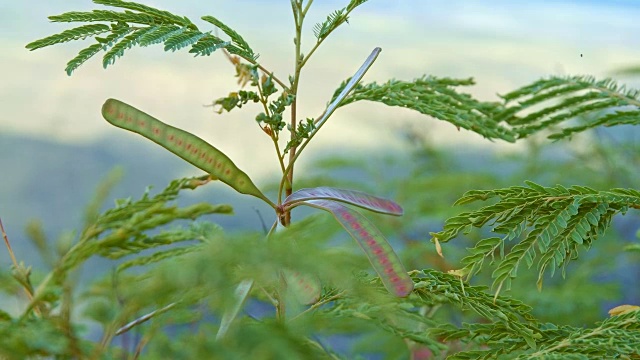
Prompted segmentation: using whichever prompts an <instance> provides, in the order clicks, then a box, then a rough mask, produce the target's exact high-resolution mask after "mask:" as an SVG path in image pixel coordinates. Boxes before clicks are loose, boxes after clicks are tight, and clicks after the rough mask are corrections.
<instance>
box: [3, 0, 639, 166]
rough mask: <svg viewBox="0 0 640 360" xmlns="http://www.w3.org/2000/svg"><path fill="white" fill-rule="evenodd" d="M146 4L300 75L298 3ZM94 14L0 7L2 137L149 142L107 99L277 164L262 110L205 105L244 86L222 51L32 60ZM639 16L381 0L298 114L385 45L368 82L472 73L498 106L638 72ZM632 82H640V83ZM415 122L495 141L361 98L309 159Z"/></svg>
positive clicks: (324, 59) (363, 145) (65, 53)
mask: <svg viewBox="0 0 640 360" xmlns="http://www.w3.org/2000/svg"><path fill="white" fill-rule="evenodd" d="M142 2H144V3H145V4H149V5H151V6H154V7H158V8H162V9H166V10H170V11H173V12H175V13H180V14H183V15H186V16H188V17H190V18H191V19H192V20H193V21H195V22H196V23H197V24H198V26H199V27H200V29H203V30H206V29H209V28H210V27H209V26H208V24H207V23H205V22H203V21H201V20H199V17H200V16H202V15H213V16H215V17H217V18H218V19H220V20H222V21H223V22H226V23H227V24H228V25H230V26H231V27H233V28H234V29H236V30H237V31H238V32H239V33H240V34H242V35H243V36H244V37H245V39H246V40H247V41H248V42H249V44H251V46H252V47H253V49H254V50H255V51H257V52H259V53H260V54H261V56H260V61H261V63H262V64H263V65H264V66H266V67H267V68H269V69H270V70H272V71H275V73H276V75H278V76H279V77H281V78H282V79H286V78H287V75H288V74H289V73H290V72H291V70H292V67H291V65H292V62H293V61H292V60H293V43H292V37H293V26H292V16H291V14H290V5H289V1H286V0H278V1H275V0H274V1H256V0H254V1H244V0H225V1H169V0H154V1H142ZM347 2H348V1H347V0H342V1H336V0H316V1H315V2H314V4H313V6H312V8H311V10H310V16H309V18H308V19H307V23H306V37H305V38H304V42H303V49H305V52H306V51H307V50H308V49H309V48H310V46H311V45H312V40H313V36H312V28H313V25H314V24H315V23H316V22H319V21H321V20H322V19H323V18H324V17H325V16H326V15H327V14H328V13H329V12H331V11H333V10H334V9H337V8H340V7H342V6H344V5H346V3H347ZM635 4H638V5H635ZM94 8H98V7H97V6H95V5H93V4H92V3H91V2H90V1H89V0H67V1H55V2H54V1H48V0H46V1H45V0H31V1H21V2H20V1H8V0H3V1H1V2H0V23H2V24H3V25H2V27H3V31H2V32H1V33H0V43H1V46H2V49H3V51H2V52H0V64H2V66H1V67H0V69H1V70H0V71H1V72H2V74H1V79H2V82H0V98H1V99H2V106H3V111H2V113H1V114H0V131H1V132H9V133H16V134H24V135H29V136H34V137H40V138H49V139H52V140H56V141H61V142H68V143H90V142H93V141H97V140H101V139H105V138H109V139H117V141H113V146H127V144H128V143H131V142H142V141H145V140H144V139H142V138H141V137H139V136H136V135H133V134H130V133H126V132H124V131H122V130H120V129H116V128H113V127H112V126H110V125H109V124H108V123H107V122H105V121H104V120H103V119H102V117H101V116H100V107H101V105H102V103H103V102H104V100H105V99H107V98H109V97H114V98H117V99H120V100H123V101H125V102H127V103H129V104H131V105H134V106H136V107H137V108H139V109H141V110H143V111H145V112H147V113H150V114H151V115H154V116H155V117H157V118H159V119H161V120H163V121H164V122H167V123H170V124H172V125H174V126H178V127H182V128H184V129H186V130H188V131H191V132H194V133H196V134H198V135H199V136H200V137H202V138H204V139H206V140H207V141H209V142H211V143H212V144H213V145H215V146H216V147H218V148H220V149H221V150H223V151H224V152H225V153H227V154H228V155H229V156H230V157H231V158H232V159H234V161H235V162H236V164H238V165H239V166H240V167H241V168H243V169H244V170H246V171H247V172H249V173H251V174H254V176H255V177H259V176H260V174H264V173H266V172H269V171H274V170H275V169H276V162H275V160H274V153H273V150H272V144H271V143H270V140H269V139H268V138H267V137H266V136H265V135H264V134H263V133H262V132H260V131H259V129H258V128H257V126H256V124H255V121H254V117H255V114H256V112H257V111H258V107H257V106H256V107H252V106H249V107H247V108H243V109H241V110H236V111H234V112H233V113H231V114H225V115H222V116H220V115H217V114H214V113H213V112H212V110H211V109H210V108H206V107H203V106H202V105H203V104H206V103H210V102H211V100H212V99H215V98H218V97H222V96H225V95H226V94H228V93H229V92H231V91H236V90H237V86H236V84H235V79H234V77H233V69H232V67H231V66H230V65H229V64H228V63H227V61H226V60H225V58H224V57H223V56H222V54H216V53H214V54H213V55H212V56H210V57H198V58H193V57H192V56H191V55H190V54H188V52H187V51H181V52H177V53H163V51H162V49H161V47H160V46H158V47H149V48H134V49H132V50H129V51H128V53H126V54H125V56H124V57H123V58H121V59H119V60H118V61H117V62H116V64H115V65H114V66H112V67H109V68H108V69H107V70H103V69H102V64H101V58H100V57H96V58H94V59H91V60H89V61H88V62H87V63H85V65H83V66H82V67H80V68H79V69H78V70H77V71H76V72H75V73H74V74H73V75H72V76H71V77H69V76H67V75H66V73H65V72H64V68H65V65H66V63H67V61H69V60H70V59H71V58H73V57H74V56H75V55H76V54H77V52H78V50H80V49H82V48H84V47H86V46H87V45H88V44H89V43H88V42H87V43H69V44H61V45H56V46H53V47H49V48H45V49H40V50H37V51H34V52H30V51H28V50H26V49H25V48H24V46H25V45H26V44H27V43H28V42H30V41H33V40H35V39H39V38H42V37H45V36H48V35H51V34H53V33H57V32H60V31H63V30H65V29H68V28H71V26H70V24H54V23H49V21H48V20H47V18H46V17H47V16H48V15H56V14H60V13H63V12H66V11H75V10H91V9H94ZM100 8H101V7H100ZM638 19H640V2H633V1H608V2H607V1H601V2H600V1H574V2H570V1H526V2H525V1H502V0H500V1H472V0H449V1H426V0H394V1H382V0H371V1H370V2H369V3H366V4H364V5H362V6H361V7H360V8H358V9H357V10H356V11H355V12H354V13H353V15H352V17H351V20H350V22H349V24H348V25H345V26H343V27H341V28H340V29H339V30H338V31H337V32H335V33H334V34H333V35H332V36H330V37H329V39H328V40H327V41H326V42H325V44H323V46H322V47H321V48H320V49H319V50H318V51H317V52H316V55H315V57H314V58H312V59H311V60H310V62H309V65H308V67H306V68H305V70H306V71H305V72H304V73H303V75H302V84H301V91H300V103H299V104H300V106H299V114H300V116H299V117H300V118H304V117H315V116H317V115H319V114H320V113H321V112H322V110H323V109H324V106H325V104H326V102H327V100H328V98H329V97H330V96H331V94H332V93H333V91H334V89H335V88H336V87H337V86H338V84H339V83H340V82H341V81H342V80H343V79H345V78H347V77H349V76H351V75H352V74H353V72H354V71H355V70H357V68H358V67H359V66H360V64H361V63H362V62H363V61H364V59H365V58H366V57H367V56H368V54H369V53H370V52H371V50H372V49H373V48H374V47H376V46H380V47H381V48H382V53H381V55H380V56H379V57H378V60H377V61H376V63H375V64H374V65H373V67H372V68H371V69H370V70H369V72H368V73H367V75H366V76H365V78H364V79H363V81H364V82H369V81H374V80H375V81H380V82H384V81H385V80H387V79H389V78H398V79H403V80H411V79H413V78H416V77H420V76H422V75H423V74H428V75H436V76H450V77H469V76H473V77H474V78H475V79H476V82H477V83H478V85H477V86H475V87H473V88H471V89H470V90H468V91H469V92H471V93H472V94H473V95H475V96H477V97H479V98H481V99H483V100H495V94H496V93H504V92H507V91H509V90H513V89H515V88H516V87H519V86H522V85H526V84H527V83H529V82H531V81H533V80H535V79H537V78H539V77H542V76H548V75H560V74H562V75H574V74H592V75H595V76H597V77H601V78H602V77H606V76H609V75H610V72H611V71H612V70H615V69H616V68H618V67H621V66H626V65H640V37H639V36H638V35H639V34H640V22H639V21H638ZM580 54H583V56H582V57H581V56H580ZM622 80H623V81H625V82H626V83H627V84H628V85H630V86H632V87H640V81H638V79H636V80H635V82H634V81H633V79H622ZM407 126H418V127H419V128H420V129H422V130H423V131H425V132H429V133H432V134H433V135H434V136H433V139H434V141H436V142H438V143H441V144H460V143H461V142H462V143H474V144H478V143H481V144H490V143H489V142H487V141H485V140H484V139H482V138H481V137H480V136H478V135H475V134H471V133H465V132H457V131H456V130H455V128H453V126H451V125H449V124H447V123H444V122H440V121H437V120H434V119H431V118H427V117H425V116H423V115H420V114H418V113H415V112H411V111H408V110H401V109H397V108H388V107H386V106H384V105H380V104H372V103H357V104H353V105H349V106H348V107H345V108H342V109H340V110H339V111H338V112H336V113H335V114H334V116H333V117H332V118H331V119H330V120H329V123H328V124H327V125H326V126H325V127H324V128H323V130H322V133H321V134H319V135H318V137H317V139H316V144H315V145H313V144H312V145H311V146H310V147H309V149H308V150H307V152H308V153H313V152H316V153H318V152H321V151H322V149H340V148H344V149H345V150H348V149H353V148H357V149H359V150H365V151H366V149H373V148H375V149H379V148H380V147H381V146H390V147H392V148H398V147H401V146H402V144H403V143H402V139H401V137H400V136H398V133H399V132H400V129H402V128H403V127H407ZM149 146H156V145H154V144H151V143H149ZM494 146H495V144H494ZM499 146H506V147H509V146H511V145H506V144H503V145H499ZM158 151H165V150H163V149H161V148H159V147H158ZM5 156H6V154H5ZM252 177H253V176H252Z"/></svg>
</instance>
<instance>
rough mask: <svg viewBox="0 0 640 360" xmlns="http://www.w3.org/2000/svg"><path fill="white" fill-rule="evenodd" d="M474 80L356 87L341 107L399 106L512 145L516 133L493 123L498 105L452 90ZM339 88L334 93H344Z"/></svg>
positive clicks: (426, 80) (424, 79)
mask: <svg viewBox="0 0 640 360" xmlns="http://www.w3.org/2000/svg"><path fill="white" fill-rule="evenodd" d="M473 84H474V82H473V79H460V80H459V79H449V78H435V77H431V76H430V77H422V78H419V79H416V80H414V81H412V82H408V81H401V80H389V81H387V82H386V83H384V84H378V83H376V82H373V83H369V84H366V85H359V86H358V87H356V88H355V89H354V90H353V92H352V93H351V95H349V96H347V97H346V98H345V99H344V101H342V102H341V103H340V106H345V105H347V104H351V103H353V102H356V101H362V100H368V101H375V102H380V103H383V104H385V105H388V106H399V107H403V108H408V109H411V110H415V111H418V112H419V113H421V114H424V115H429V116H431V117H433V118H436V119H438V120H444V121H447V122H450V123H451V124H453V125H455V126H456V127H458V128H463V129H467V130H470V131H473V132H476V133H478V134H480V135H482V136H484V137H485V138H487V139H502V140H505V141H508V142H514V141H515V139H516V135H517V134H516V133H515V132H514V131H513V130H511V129H510V128H509V127H506V126H504V125H502V124H500V123H499V122H498V121H496V120H494V118H493V113H494V112H496V111H498V110H500V109H502V107H501V106H500V105H499V104H496V103H488V102H481V101H478V100H476V99H473V98H472V97H471V96H469V95H467V94H462V93H458V92H456V90H455V89H454V87H458V86H469V85H473ZM344 86H345V85H341V86H340V87H339V88H338V89H337V90H336V91H335V93H334V98H335V97H336V94H338V93H339V92H340V91H342V90H343V88H344Z"/></svg>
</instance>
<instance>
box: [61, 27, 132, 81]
mask: <svg viewBox="0 0 640 360" xmlns="http://www.w3.org/2000/svg"><path fill="white" fill-rule="evenodd" d="M132 30H133V29H131V28H129V27H121V28H117V29H115V30H112V31H113V32H112V33H111V34H110V35H109V36H107V37H106V38H104V39H99V38H96V40H98V43H97V44H93V45H91V46H89V47H87V48H84V49H82V50H80V52H79V53H78V55H77V56H76V57H74V58H73V59H71V60H69V62H68V63H67V67H66V68H65V71H66V72H67V75H71V73H73V71H74V70H75V69H77V68H78V67H80V65H82V64H84V62H85V61H87V60H89V59H90V58H91V57H93V56H94V55H96V54H97V53H99V52H100V50H107V49H108V48H109V47H110V46H111V45H113V43H115V42H117V41H118V40H120V39H121V38H123V37H124V36H126V35H127V34H128V33H129V32H131V31H132Z"/></svg>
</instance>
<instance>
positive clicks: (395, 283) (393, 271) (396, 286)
mask: <svg viewBox="0 0 640 360" xmlns="http://www.w3.org/2000/svg"><path fill="white" fill-rule="evenodd" d="M303 204H305V205H309V206H312V207H315V208H318V209H322V210H325V211H328V212H330V213H331V214H332V215H333V216H334V217H335V218H336V220H338V222H339V223H340V225H342V227H343V228H344V229H345V230H346V231H347V232H348V233H349V235H351V237H352V238H353V239H354V240H355V241H356V242H357V243H358V244H359V245H360V247H361V248H362V250H364V253H365V254H366V255H367V257H368V258H369V262H371V265H372V266H373V268H374V269H375V270H376V272H377V273H378V275H379V276H380V279H382V283H383V284H384V286H385V287H386V288H387V290H389V292H391V293H392V294H395V295H396V296H399V297H405V296H407V295H409V294H410V293H411V291H412V290H413V280H411V277H410V276H409V275H408V274H407V271H406V270H405V268H404V266H403V265H402V263H401V262H400V259H399V258H398V255H396V253H395V251H393V248H392V247H391V245H389V243H388V242H387V239H385V237H384V236H383V235H382V233H381V232H380V230H378V229H377V228H376V227H375V226H374V225H373V223H371V222H370V221H369V220H368V219H367V218H366V217H364V216H363V215H362V214H360V213H359V212H357V211H355V210H352V209H349V208H347V207H346V206H344V205H341V204H340V203H337V202H334V201H329V200H309V201H306V202H304V203H303Z"/></svg>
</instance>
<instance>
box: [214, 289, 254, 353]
mask: <svg viewBox="0 0 640 360" xmlns="http://www.w3.org/2000/svg"><path fill="white" fill-rule="evenodd" d="M252 287H253V280H244V281H242V282H241V283H240V284H238V287H237V288H236V291H235V296H236V299H235V300H236V302H235V303H234V304H233V307H232V308H231V309H227V311H225V313H224V314H223V315H222V320H221V321H220V328H218V334H217V335H216V340H220V339H222V337H224V335H225V334H226V333H227V331H229V327H230V326H231V323H232V322H233V320H234V319H235V318H236V317H237V316H238V313H239V312H240V309H242V306H244V303H245V301H246V300H247V297H248V296H249V292H250V291H251V288H252Z"/></svg>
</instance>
